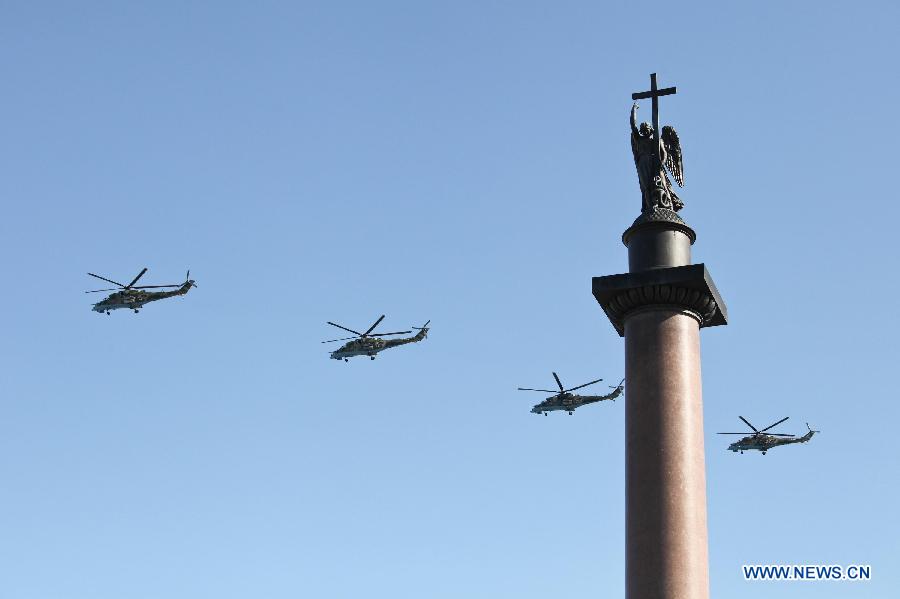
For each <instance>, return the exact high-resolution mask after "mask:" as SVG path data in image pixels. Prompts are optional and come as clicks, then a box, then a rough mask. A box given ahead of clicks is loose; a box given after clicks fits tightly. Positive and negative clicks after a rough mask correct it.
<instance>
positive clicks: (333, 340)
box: [322, 337, 356, 343]
mask: <svg viewBox="0 0 900 599" xmlns="http://www.w3.org/2000/svg"><path fill="white" fill-rule="evenodd" d="M348 339H356V337H344V338H343V339H329V340H328V341H323V342H322V343H334V342H335V341H347V340H348Z"/></svg>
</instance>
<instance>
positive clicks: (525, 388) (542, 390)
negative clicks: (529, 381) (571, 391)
mask: <svg viewBox="0 0 900 599" xmlns="http://www.w3.org/2000/svg"><path fill="white" fill-rule="evenodd" d="M519 391H540V392H541V393H556V394H557V395H559V393H557V392H556V391H551V390H550V389H530V388H528V387H519Z"/></svg>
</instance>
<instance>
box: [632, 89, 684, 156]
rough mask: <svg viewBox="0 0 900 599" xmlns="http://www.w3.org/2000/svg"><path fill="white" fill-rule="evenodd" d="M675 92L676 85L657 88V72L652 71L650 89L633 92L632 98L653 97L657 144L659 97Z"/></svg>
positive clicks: (654, 132)
mask: <svg viewBox="0 0 900 599" xmlns="http://www.w3.org/2000/svg"><path fill="white" fill-rule="evenodd" d="M674 93H675V88H674V87H667V88H665V89H657V88H656V73H650V91H646V92H637V93H634V94H631V99H632V100H643V99H644V98H652V99H653V135H654V136H655V137H656V145H657V147H658V146H659V139H660V134H659V97H660V96H668V95H671V94H674Z"/></svg>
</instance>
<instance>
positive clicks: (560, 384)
mask: <svg viewBox="0 0 900 599" xmlns="http://www.w3.org/2000/svg"><path fill="white" fill-rule="evenodd" d="M553 378H555V379H556V384H557V385H559V392H560V393H565V392H566V390H565V389H564V388H563V385H562V383H561V382H560V381H559V377H558V376H556V373H555V372H554V373H553Z"/></svg>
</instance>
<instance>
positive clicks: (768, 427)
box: [760, 416, 790, 432]
mask: <svg viewBox="0 0 900 599" xmlns="http://www.w3.org/2000/svg"><path fill="white" fill-rule="evenodd" d="M788 418H790V416H785V417H784V418H782V419H781V420H779V421H778V422H776V423H775V424H770V425H769V426H767V427H766V428H764V429H762V431H760V432H763V431H767V430H769V429H770V428H772V427H775V426H778V425H779V424H781V423H782V422H784V421H785V420H787V419H788Z"/></svg>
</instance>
